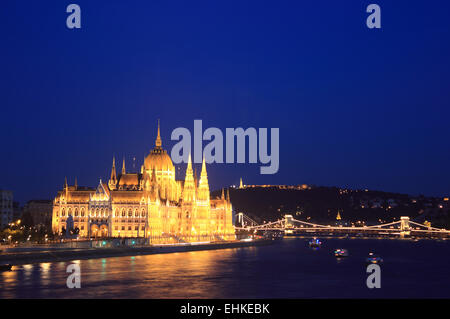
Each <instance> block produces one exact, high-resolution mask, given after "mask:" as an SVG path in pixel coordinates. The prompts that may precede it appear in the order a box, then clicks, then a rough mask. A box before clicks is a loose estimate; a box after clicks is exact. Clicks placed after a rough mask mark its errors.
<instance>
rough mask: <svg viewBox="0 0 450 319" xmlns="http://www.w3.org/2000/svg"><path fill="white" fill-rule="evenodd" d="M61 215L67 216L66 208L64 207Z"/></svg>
mask: <svg viewBox="0 0 450 319" xmlns="http://www.w3.org/2000/svg"><path fill="white" fill-rule="evenodd" d="M61 216H66V210H65V209H64V208H63V209H62V212H61Z"/></svg>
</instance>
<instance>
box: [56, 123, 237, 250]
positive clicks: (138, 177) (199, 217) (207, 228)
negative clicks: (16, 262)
mask: <svg viewBox="0 0 450 319" xmlns="http://www.w3.org/2000/svg"><path fill="white" fill-rule="evenodd" d="M68 216H72V218H73V223H74V227H75V228H78V229H79V236H80V237H145V238H149V239H150V242H151V243H171V242H195V241H215V240H233V239H235V232H234V227H233V224H232V206H231V202H230V198H229V193H228V192H227V196H226V197H225V194H224V192H223V190H222V196H221V197H220V198H216V199H211V198H210V192H209V183H208V175H207V172H206V164H205V161H204V160H203V163H202V170H201V174H200V178H199V179H198V177H197V176H196V174H194V172H193V170H192V163H191V158H190V157H189V161H188V165H187V169H186V176H185V179H184V180H176V179H175V167H174V165H173V163H172V160H171V158H170V156H169V155H168V154H167V152H166V150H164V149H163V148H162V141H161V136H160V129H159V124H158V134H157V138H156V142H155V147H154V148H153V150H151V151H150V153H149V154H148V155H147V156H146V158H145V160H144V164H143V165H142V166H141V170H140V173H127V171H126V168H125V161H124V162H123V164H122V170H121V173H120V174H117V172H116V163H115V159H114V158H113V163H112V169H111V177H110V179H109V181H108V183H104V182H102V181H101V180H100V182H99V184H98V186H97V188H96V189H93V188H86V187H78V186H77V183H76V182H75V185H74V186H69V185H68V184H67V180H66V181H65V183H64V188H63V189H62V190H61V191H59V192H58V194H57V196H56V198H55V199H54V201H53V217H52V228H53V231H54V232H58V233H61V232H62V231H63V229H65V228H66V222H67V218H68Z"/></svg>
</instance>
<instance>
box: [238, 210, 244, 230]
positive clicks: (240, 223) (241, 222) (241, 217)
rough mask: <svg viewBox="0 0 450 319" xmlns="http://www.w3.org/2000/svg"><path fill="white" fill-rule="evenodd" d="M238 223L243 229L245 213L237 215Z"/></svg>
mask: <svg viewBox="0 0 450 319" xmlns="http://www.w3.org/2000/svg"><path fill="white" fill-rule="evenodd" d="M237 222H238V224H239V225H240V226H241V227H244V213H238V214H237Z"/></svg>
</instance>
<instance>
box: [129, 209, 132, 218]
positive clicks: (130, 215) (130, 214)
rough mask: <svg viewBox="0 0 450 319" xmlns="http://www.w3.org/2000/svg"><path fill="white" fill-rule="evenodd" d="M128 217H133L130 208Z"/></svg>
mask: <svg viewBox="0 0 450 319" xmlns="http://www.w3.org/2000/svg"><path fill="white" fill-rule="evenodd" d="M128 217H133V212H132V211H131V209H130V210H129V211H128Z"/></svg>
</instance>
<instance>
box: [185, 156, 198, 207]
mask: <svg viewBox="0 0 450 319" xmlns="http://www.w3.org/2000/svg"><path fill="white" fill-rule="evenodd" d="M183 201H185V202H193V201H195V184H194V173H193V172H192V161H191V154H189V159H188V166H187V168H186V177H185V179H184V187H183Z"/></svg>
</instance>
